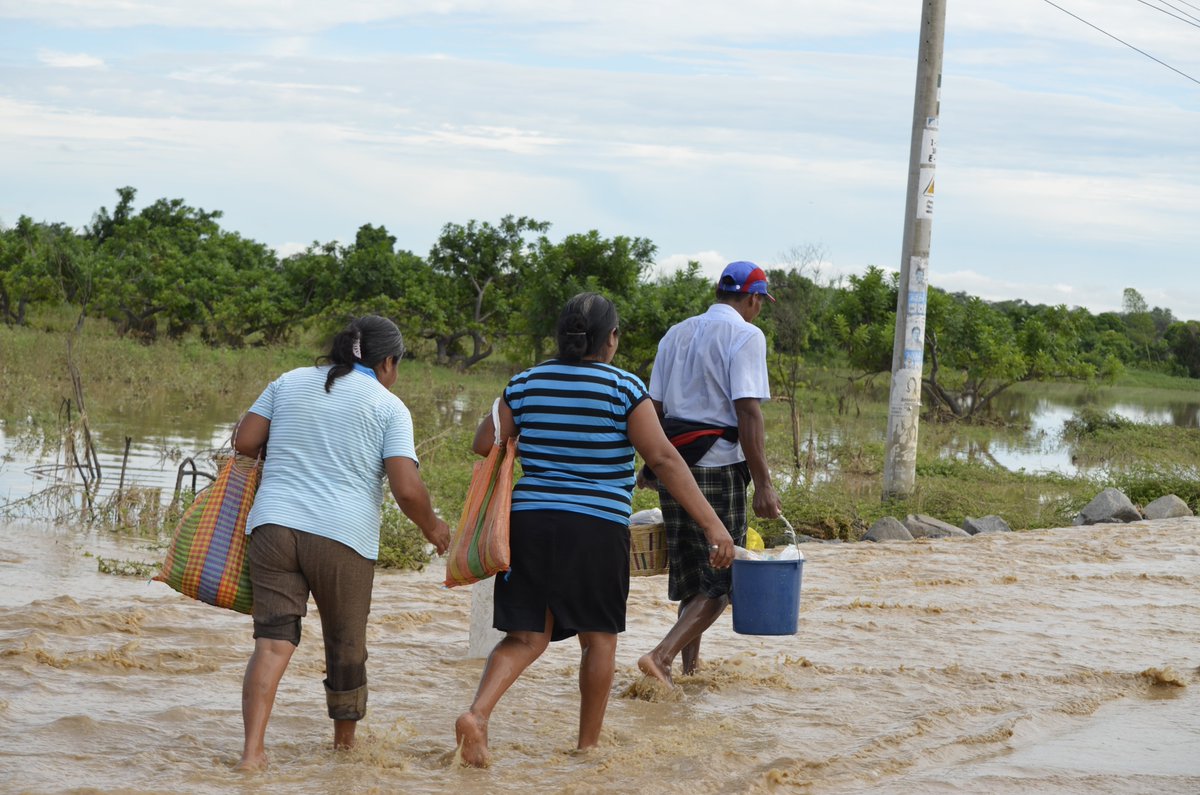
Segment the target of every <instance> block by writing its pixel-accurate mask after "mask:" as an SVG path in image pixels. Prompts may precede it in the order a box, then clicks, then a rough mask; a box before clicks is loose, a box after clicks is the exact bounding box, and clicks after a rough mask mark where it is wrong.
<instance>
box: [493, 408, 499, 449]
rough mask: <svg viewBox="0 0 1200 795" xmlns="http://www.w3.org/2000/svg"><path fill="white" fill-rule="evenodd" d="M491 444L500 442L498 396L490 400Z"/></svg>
mask: <svg viewBox="0 0 1200 795" xmlns="http://www.w3.org/2000/svg"><path fill="white" fill-rule="evenodd" d="M492 432H493V433H492V444H500V398H496V399H495V400H494V401H492Z"/></svg>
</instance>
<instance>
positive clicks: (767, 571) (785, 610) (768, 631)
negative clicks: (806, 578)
mask: <svg viewBox="0 0 1200 795" xmlns="http://www.w3.org/2000/svg"><path fill="white" fill-rule="evenodd" d="M803 568H804V561H803V560H735V561H734V562H733V631H734V632H736V633H738V634H739V635H795V634H796V624H797V622H798V621H799V618H800V577H801V572H802V570H803Z"/></svg>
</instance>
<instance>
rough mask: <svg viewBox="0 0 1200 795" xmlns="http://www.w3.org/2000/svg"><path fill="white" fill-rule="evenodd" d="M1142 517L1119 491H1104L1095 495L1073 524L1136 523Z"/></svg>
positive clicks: (1110, 489)
mask: <svg viewBox="0 0 1200 795" xmlns="http://www.w3.org/2000/svg"><path fill="white" fill-rule="evenodd" d="M1141 518H1142V515H1141V514H1140V513H1138V509H1137V508H1135V507H1133V503H1132V502H1130V501H1129V498H1128V497H1126V496H1125V495H1124V493H1122V492H1121V491H1120V489H1112V488H1109V489H1105V490H1104V491H1102V492H1100V493H1099V494H1097V495H1096V496H1095V497H1094V498H1092V501H1091V502H1089V503H1088V504H1087V505H1086V506H1084V509H1083V510H1082V511H1080V512H1079V515H1078V516H1076V517H1075V524H1077V525H1081V524H1108V523H1110V522H1136V521H1137V520H1138V519H1141Z"/></svg>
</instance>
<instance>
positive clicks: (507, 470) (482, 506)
mask: <svg viewBox="0 0 1200 795" xmlns="http://www.w3.org/2000/svg"><path fill="white" fill-rule="evenodd" d="M492 418H493V422H494V423H495V426H496V427H497V428H499V427H500V420H499V417H498V416H497V414H496V407H495V406H494V405H493V407H492ZM496 435H497V442H496V444H493V445H492V449H491V451H490V452H489V453H488V454H487V457H486V458H484V459H483V460H482V461H476V462H475V467H474V469H473V471H472V474H471V486H470V488H469V489H468V490H467V501H466V503H464V504H463V512H462V518H461V519H459V520H458V529H457V530H455V531H454V534H453V535H452V536H451V538H450V548H449V549H448V550H446V585H447V586H449V587H451V588H453V587H454V586H456V585H470V584H471V583H473V582H479V581H480V580H486V579H487V578H488V577H491V576H492V575H493V574H497V573H499V572H502V571H508V566H509V560H510V559H509V550H508V538H509V535H508V532H509V528H508V514H509V511H510V510H511V508H512V488H513V465H514V462H515V459H516V457H517V442H516V440H515V439H505V440H504V443H503V444H500V442H499V440H498V437H499V433H498V432H497V434H496Z"/></svg>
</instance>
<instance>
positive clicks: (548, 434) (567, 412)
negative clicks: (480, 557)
mask: <svg viewBox="0 0 1200 795" xmlns="http://www.w3.org/2000/svg"><path fill="white" fill-rule="evenodd" d="M646 397H647V394H646V387H645V385H644V384H643V383H642V381H641V379H639V378H638V377H637V376H636V375H633V374H632V373H627V372H625V371H624V370H621V369H619V368H617V367H613V366H612V365H608V364H601V363H600V362H577V363H568V362H562V361H558V360H551V361H548V362H543V363H541V364H539V365H536V366H535V367H531V368H530V369H528V370H526V371H524V372H523V373H520V374H519V375H517V376H515V377H514V378H513V379H512V380H511V381H509V383H508V387H507V388H505V390H504V401H505V402H506V403H507V404H508V406H509V408H511V409H512V413H513V419H514V420H515V421H516V424H517V432H518V433H519V434H520V439H519V442H518V447H517V451H518V453H519V455H520V457H521V472H522V475H521V479H520V480H518V481H517V484H516V486H514V487H513V495H512V509H513V510H514V511H534V510H557V511H573V512H575V513H583V514H587V515H589V516H595V517H598V518H600V519H607V520H609V521H611V522H617V523H618V524H628V523H629V513H630V503H631V500H632V494H633V484H634V465H633V464H634V458H633V454H634V451H633V445H632V444H630V442H629V433H628V421H629V412H631V411H633V408H634V407H635V406H636V405H637V404H639V403H641V402H642V401H643V400H645V399H646Z"/></svg>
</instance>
